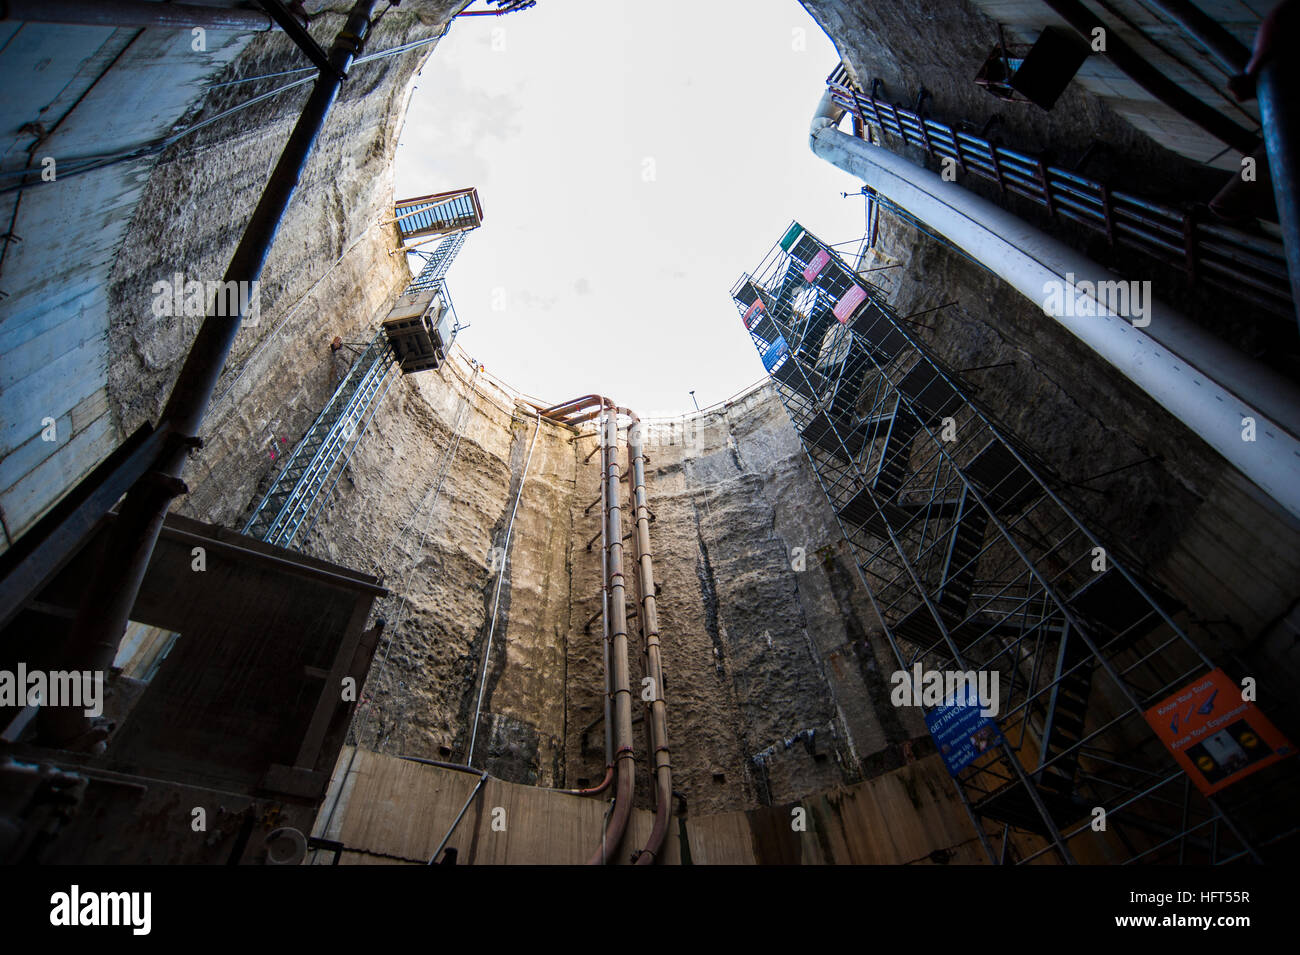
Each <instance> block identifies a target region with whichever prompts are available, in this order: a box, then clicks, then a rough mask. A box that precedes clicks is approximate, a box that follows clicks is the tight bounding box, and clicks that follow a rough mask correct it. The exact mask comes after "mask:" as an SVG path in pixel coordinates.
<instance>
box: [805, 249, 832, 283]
mask: <svg viewBox="0 0 1300 955" xmlns="http://www.w3.org/2000/svg"><path fill="white" fill-rule="evenodd" d="M830 260H831V254H830V253H829V252H827V251H826V250H825V249H822V250H821V251H820V252H818V253H817V254H816V255H814V256H813V258H812V261H811V262H809V263H808V268H806V269H804V270H803V277H804V278H805V279H807V280H808V281H809V282H811V281H813V280H814V279H815V278H817V276H818V275H820V274H821V271H822V269H824V268H826V263H827V262H829V261H830Z"/></svg>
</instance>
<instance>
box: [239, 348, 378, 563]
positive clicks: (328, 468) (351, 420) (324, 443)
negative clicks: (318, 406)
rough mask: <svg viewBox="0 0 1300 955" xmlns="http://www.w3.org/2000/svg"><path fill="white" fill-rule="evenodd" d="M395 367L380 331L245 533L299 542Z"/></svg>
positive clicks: (287, 543)
mask: <svg viewBox="0 0 1300 955" xmlns="http://www.w3.org/2000/svg"><path fill="white" fill-rule="evenodd" d="M392 368H393V354H392V351H391V349H390V348H389V346H388V340H387V338H386V336H385V335H384V333H383V332H382V331H379V332H377V333H376V334H375V337H374V338H372V339H371V340H370V344H369V345H367V346H366V349H365V351H363V352H362V353H361V355H360V356H359V357H358V358H357V360H356V361H355V362H354V363H353V364H352V367H351V368H350V369H349V370H348V373H347V375H345V376H344V377H343V380H342V381H340V382H339V385H338V387H337V388H335V389H334V393H333V394H332V395H331V396H330V399H329V401H328V402H326V404H325V408H324V409H323V410H322V411H321V413H320V414H319V415H318V416H317V417H316V420H315V421H314V422H313V423H312V425H311V427H310V428H308V429H307V433H306V434H305V435H303V438H302V440H301V441H299V442H298V444H297V446H295V447H294V449H293V453H292V454H290V455H289V460H288V461H287V462H286V463H285V466H284V468H283V470H281V471H280V473H279V475H277V476H276V478H275V480H274V481H273V482H272V483H271V487H270V489H269V490H267V492H266V494H265V496H263V498H262V500H261V501H260V502H259V503H258V505H257V508H256V510H254V511H253V516H252V517H251V518H249V521H248V523H247V524H246V525H245V526H244V533H245V534H250V535H253V536H255V537H258V538H260V539H262V540H264V541H267V542H269V543H272V544H279V545H280V546H282V547H289V546H291V545H292V544H293V541H294V538H295V537H296V536H297V535H298V532H299V529H300V528H301V527H302V525H303V521H304V520H305V519H306V517H307V516H308V514H310V513H311V511H312V509H313V507H314V506H315V504H316V502H317V500H318V499H319V498H320V497H321V494H322V491H324V492H325V495H326V497H328V492H329V491H330V490H332V489H333V487H334V485H335V484H336V483H337V481H338V477H339V475H340V474H342V472H343V468H344V467H346V466H347V462H348V460H349V459H350V458H351V455H352V449H353V448H355V445H356V442H357V441H358V440H360V437H361V433H362V432H364V430H365V426H366V424H368V422H369V417H370V416H371V415H373V410H372V409H373V408H374V407H377V406H378V401H377V400H376V396H378V397H379V398H382V397H383V394H384V393H386V392H387V386H385V384H384V383H385V380H387V379H388V377H389V372H390V371H391V370H392ZM389 384H390V385H391V381H390V382H389ZM381 388H382V389H383V390H382V391H381Z"/></svg>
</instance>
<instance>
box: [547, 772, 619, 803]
mask: <svg viewBox="0 0 1300 955" xmlns="http://www.w3.org/2000/svg"><path fill="white" fill-rule="evenodd" d="M613 781H614V767H613V766H612V765H611V766H608V767H606V769H605V778H604V779H602V780H601V781H600V785H599V786H593V787H592V788H590V789H555V790H552V792H557V793H564V794H565V795H566V796H594V795H596V794H597V793H603V792H604V791H605V790H606V789H608V788H609V784H610V783H611V782H613Z"/></svg>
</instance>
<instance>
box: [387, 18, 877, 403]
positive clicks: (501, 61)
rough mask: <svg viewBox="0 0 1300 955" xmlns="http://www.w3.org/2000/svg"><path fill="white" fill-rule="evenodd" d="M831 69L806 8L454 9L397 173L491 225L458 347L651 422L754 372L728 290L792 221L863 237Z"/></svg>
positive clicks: (730, 389) (462, 300)
mask: <svg viewBox="0 0 1300 955" xmlns="http://www.w3.org/2000/svg"><path fill="white" fill-rule="evenodd" d="M494 31H497V32H495V33H494ZM494 41H495V42H494ZM494 46H497V47H500V46H504V49H494ZM837 62H838V57H837V55H836V53H835V48H834V46H833V45H832V44H831V42H830V40H829V39H828V38H827V37H826V35H825V34H824V33H823V32H822V31H821V29H820V28H819V27H818V26H817V24H816V23H815V22H814V21H813V20H812V18H811V17H810V16H808V14H807V13H806V12H805V11H804V9H803V8H802V7H801V6H800V5H799V4H798V3H797V2H796V0H709V2H707V3H700V2H698V0H696V2H691V0H657V2H654V3H646V2H627V0H540V2H539V3H538V4H537V6H536V7H533V8H532V9H530V10H527V11H524V12H523V13H516V14H509V15H506V16H503V17H472V18H469V19H464V20H457V21H456V22H455V23H454V24H453V25H452V28H451V31H450V32H449V33H448V35H447V36H446V37H445V38H444V39H443V40H442V42H441V43H439V44H438V48H437V50H436V51H435V52H434V54H433V56H432V57H431V59H430V60H429V62H428V64H427V65H426V66H425V69H424V72H423V74H422V75H421V77H420V78H419V79H418V80H417V81H416V82H417V86H418V88H417V89H416V90H415V92H414V95H413V96H412V99H411V106H410V111H409V113H408V114H407V117H406V125H405V128H404V129H403V132H402V139H401V143H400V145H399V147H398V150H397V160H396V168H395V177H396V194H397V196H398V198H405V197H408V196H417V195H425V194H428V193H432V192H441V191H443V190H446V189H453V188H459V187H463V186H477V187H478V190H479V196H480V198H481V200H482V203H483V216H484V222H483V225H482V227H480V228H479V229H478V230H476V231H475V232H472V233H470V234H469V236H468V237H467V239H466V242H465V247H464V249H462V250H461V253H460V256H459V257H458V258H457V260H456V262H455V263H454V264H453V265H452V267H451V271H450V272H449V273H448V287H449V289H450V291H451V295H452V299H453V301H454V302H455V303H456V311H457V313H458V314H459V316H460V320H461V321H462V322H467V323H471V324H472V325H473V327H472V328H470V329H468V330H466V331H465V332H463V333H462V335H461V337H460V338H459V339H458V341H459V343H460V344H461V345H462V346H463V347H464V348H465V349H466V351H467V352H468V353H469V354H470V355H471V356H472V357H473V358H474V359H476V360H478V361H481V362H482V363H483V364H484V365H485V366H486V367H487V370H488V371H489V372H491V373H493V374H494V375H496V376H497V377H498V378H501V379H503V380H504V381H505V382H507V383H508V384H510V385H512V386H513V387H515V388H517V389H519V390H520V391H523V392H525V393H527V394H530V395H534V396H536V397H539V398H542V399H546V400H548V401H553V402H559V401H563V400H566V399H568V398H572V397H576V396H578V395H582V394H588V393H591V392H599V393H603V394H606V395H609V396H610V397H611V398H614V399H615V400H617V401H618V402H619V403H620V404H623V405H626V406H628V407H630V408H633V409H634V410H635V411H637V413H638V414H640V415H641V416H643V417H656V416H661V415H662V416H668V415H677V414H681V413H682V412H685V411H689V410H692V408H693V405H692V404H691V397H690V394H689V392H690V390H691V389H695V392H696V394H695V398H696V400H697V401H698V402H699V404H700V407H705V406H707V405H709V404H712V403H713V402H715V401H720V400H722V399H725V398H728V397H730V396H731V395H733V394H735V393H736V392H737V391H740V390H741V389H742V388H744V387H745V386H747V385H749V384H752V383H753V382H755V381H757V380H758V379H759V378H761V377H762V376H763V366H762V363H761V362H760V361H759V359H758V356H757V354H756V353H755V351H754V348H753V345H752V344H751V342H750V338H749V336H748V334H746V333H745V331H744V328H743V326H742V325H741V322H740V317H739V315H738V314H737V311H736V308H735V305H734V304H733V303H732V301H731V298H730V295H729V291H730V289H731V286H732V284H733V283H734V282H735V280H736V279H737V278H738V277H739V275H740V274H741V272H743V271H745V270H746V269H749V268H753V267H754V266H756V265H757V264H758V262H759V261H760V259H761V258H762V257H763V255H764V254H765V253H766V252H767V250H768V249H769V248H771V246H772V245H773V244H775V242H776V240H777V239H779V238H780V237H781V235H782V233H783V231H784V230H785V227H786V225H787V223H788V222H789V220H791V219H798V220H799V221H800V222H801V223H803V225H805V226H806V227H807V228H809V229H810V230H811V231H812V232H814V233H815V234H816V235H818V236H819V237H820V238H822V239H823V240H825V241H827V242H831V243H834V242H843V241H846V240H849V239H855V238H858V237H859V236H860V235H861V233H862V221H863V204H862V200H861V198H856V197H855V198H848V199H843V198H841V197H840V193H841V192H856V191H857V190H858V189H859V188H860V187H861V183H859V182H858V181H856V180H854V179H853V178H852V177H851V176H849V175H847V174H845V173H843V172H841V171H840V170H838V169H836V168H835V167H833V166H831V165H830V164H829V163H826V162H824V161H823V160H821V159H818V158H817V157H816V156H814V155H813V154H812V152H811V150H809V148H808V123H809V120H810V119H811V117H812V113H813V109H814V107H815V106H816V103H817V99H818V97H819V96H820V95H821V90H822V89H823V87H824V83H825V78H826V75H827V74H828V73H830V72H831V70H832V69H833V68H834V67H835V64H836V63H837ZM651 164H652V166H653V168H651ZM430 248H432V246H430ZM412 263H413V264H416V265H418V264H419V263H418V261H417V260H415V259H412ZM503 293H504V294H503ZM494 300H495V302H496V303H497V304H498V305H500V304H502V303H504V306H505V307H504V308H501V309H494V308H493V304H494Z"/></svg>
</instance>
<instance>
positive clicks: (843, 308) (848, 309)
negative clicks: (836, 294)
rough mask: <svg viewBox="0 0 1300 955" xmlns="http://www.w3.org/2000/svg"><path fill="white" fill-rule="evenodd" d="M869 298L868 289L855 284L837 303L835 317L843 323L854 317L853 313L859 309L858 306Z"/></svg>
mask: <svg viewBox="0 0 1300 955" xmlns="http://www.w3.org/2000/svg"><path fill="white" fill-rule="evenodd" d="M866 299H867V293H866V290H865V289H863V288H862V287H861V286H859V285H855V286H853V288H851V289H849V290H848V291H847V292H845V293H844V297H843V298H842V299H840V300H839V302H838V303H836V305H835V317H836V318H838V319H839V320H840V323H841V324H843V323H845V322H847V321H848V320H849V319H850V318H852V317H853V313H854V312H856V311H857V310H858V306H859V305H861V304H862V303H863V302H865V301H866Z"/></svg>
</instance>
